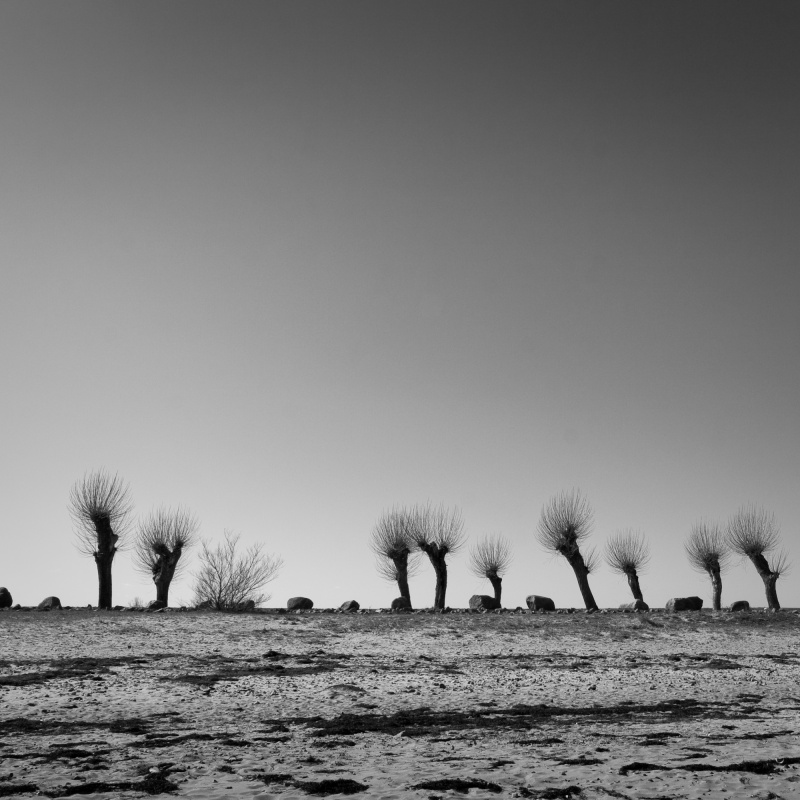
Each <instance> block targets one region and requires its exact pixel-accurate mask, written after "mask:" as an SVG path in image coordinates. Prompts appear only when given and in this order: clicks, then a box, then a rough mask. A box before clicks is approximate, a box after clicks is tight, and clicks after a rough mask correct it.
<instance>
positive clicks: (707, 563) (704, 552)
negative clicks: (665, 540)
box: [683, 520, 730, 573]
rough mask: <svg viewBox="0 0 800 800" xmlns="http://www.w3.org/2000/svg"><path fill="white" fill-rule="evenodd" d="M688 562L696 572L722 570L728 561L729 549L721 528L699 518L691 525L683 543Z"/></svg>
mask: <svg viewBox="0 0 800 800" xmlns="http://www.w3.org/2000/svg"><path fill="white" fill-rule="evenodd" d="M683 547H684V549H685V550H686V555H687V557H688V559H689V564H690V565H691V566H692V569H694V570H696V571H697V572H715V571H716V572H720V573H721V572H723V571H724V570H725V569H726V568H727V567H728V565H729V563H730V550H729V549H728V544H727V542H726V540H725V534H724V533H723V531H722V528H721V527H720V526H719V525H718V524H717V523H714V522H706V521H705V520H701V521H700V522H698V523H697V524H695V525H693V526H692V530H691V533H690V534H689V538H688V539H687V540H686V542H684V545H683Z"/></svg>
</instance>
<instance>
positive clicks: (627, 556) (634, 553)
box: [605, 529, 650, 575]
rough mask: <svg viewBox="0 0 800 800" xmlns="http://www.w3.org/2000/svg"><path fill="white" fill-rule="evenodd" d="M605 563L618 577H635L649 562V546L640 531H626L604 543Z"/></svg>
mask: <svg viewBox="0 0 800 800" xmlns="http://www.w3.org/2000/svg"><path fill="white" fill-rule="evenodd" d="M605 556H606V563H607V564H608V566H609V567H610V568H611V570H612V572H616V573H618V574H619V575H631V574H633V575H636V574H638V573H640V572H642V571H643V570H644V568H645V567H646V566H647V564H648V562H649V561H650V546H649V545H648V543H647V541H646V539H645V538H644V534H642V533H641V532H640V531H634V530H631V529H626V530H623V531H619V532H617V533H615V534H614V535H613V536H612V537H611V538H610V539H609V540H608V541H607V542H606V552H605Z"/></svg>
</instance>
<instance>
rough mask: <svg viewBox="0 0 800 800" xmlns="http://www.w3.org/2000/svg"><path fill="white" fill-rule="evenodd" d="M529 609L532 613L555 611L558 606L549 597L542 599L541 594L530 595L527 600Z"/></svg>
mask: <svg viewBox="0 0 800 800" xmlns="http://www.w3.org/2000/svg"><path fill="white" fill-rule="evenodd" d="M525 602H526V603H527V604H528V608H529V609H530V610H531V611H555V610H556V604H555V603H554V602H553V601H552V600H551V599H550V598H549V597H542V595H539V594H529V595H528V596H527V597H526V598H525Z"/></svg>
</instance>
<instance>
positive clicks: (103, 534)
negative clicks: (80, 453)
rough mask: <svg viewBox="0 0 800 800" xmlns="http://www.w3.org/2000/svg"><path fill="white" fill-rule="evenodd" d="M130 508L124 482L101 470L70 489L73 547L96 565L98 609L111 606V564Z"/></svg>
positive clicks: (122, 540)
mask: <svg viewBox="0 0 800 800" xmlns="http://www.w3.org/2000/svg"><path fill="white" fill-rule="evenodd" d="M132 508H133V505H132V503H131V500H130V494H129V488H128V486H127V484H125V483H124V482H123V480H122V479H121V478H120V477H119V476H118V475H110V474H109V473H107V472H106V471H105V470H99V471H98V472H92V473H87V474H86V475H84V476H83V478H81V479H80V480H78V481H76V482H75V484H74V485H73V487H72V490H71V491H70V496H69V511H70V514H71V515H72V519H73V520H74V522H75V536H76V546H77V548H78V550H79V551H80V552H81V553H84V554H85V555H88V556H92V557H93V558H94V563H95V565H96V566H97V582H98V599H97V605H98V607H99V608H106V609H108V608H111V595H112V582H111V565H112V563H113V561H114V556H115V555H116V553H117V550H121V549H122V548H123V546H124V539H125V534H126V533H127V532H128V526H129V519H130V513H131V510H132Z"/></svg>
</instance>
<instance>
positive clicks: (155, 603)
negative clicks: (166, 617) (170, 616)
mask: <svg viewBox="0 0 800 800" xmlns="http://www.w3.org/2000/svg"><path fill="white" fill-rule="evenodd" d="M166 607H167V604H166V603H165V602H164V601H163V600H151V601H150V602H149V603H148V604H147V610H148V611H160V610H161V609H162V608H166Z"/></svg>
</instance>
